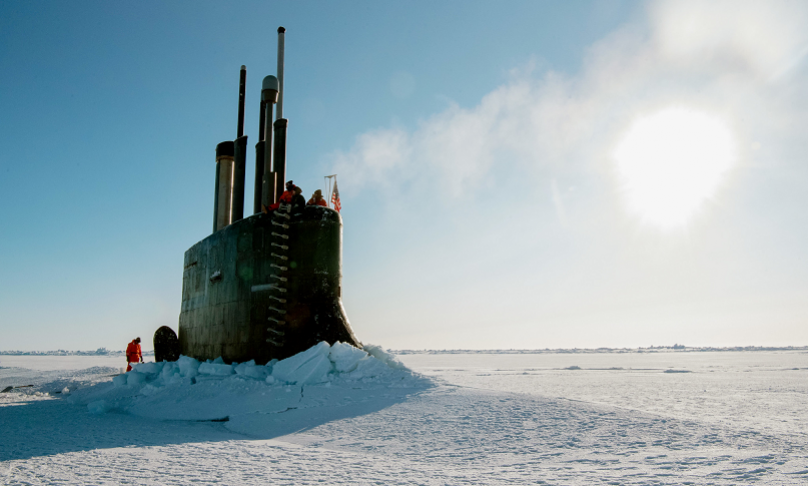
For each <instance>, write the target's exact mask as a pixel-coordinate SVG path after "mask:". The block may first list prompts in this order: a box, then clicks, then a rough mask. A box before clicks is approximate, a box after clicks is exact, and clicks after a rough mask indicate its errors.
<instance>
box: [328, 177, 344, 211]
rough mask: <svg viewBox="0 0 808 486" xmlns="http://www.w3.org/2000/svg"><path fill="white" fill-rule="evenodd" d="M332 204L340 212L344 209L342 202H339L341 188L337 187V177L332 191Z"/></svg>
mask: <svg viewBox="0 0 808 486" xmlns="http://www.w3.org/2000/svg"><path fill="white" fill-rule="evenodd" d="M331 204H332V205H333V206H334V209H336V210H337V212H339V210H340V209H342V204H341V203H340V202H339V189H337V178H336V177H335V178H334V189H333V191H332V192H331Z"/></svg>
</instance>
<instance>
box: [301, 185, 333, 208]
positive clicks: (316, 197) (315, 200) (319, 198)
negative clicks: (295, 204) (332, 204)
mask: <svg viewBox="0 0 808 486" xmlns="http://www.w3.org/2000/svg"><path fill="white" fill-rule="evenodd" d="M306 204H307V205H309V206H323V207H327V206H328V204H326V202H325V199H323V191H321V190H320V189H317V190H316V191H314V194H312V195H311V199H309V202H308V203H306Z"/></svg>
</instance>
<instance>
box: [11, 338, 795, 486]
mask: <svg viewBox="0 0 808 486" xmlns="http://www.w3.org/2000/svg"><path fill="white" fill-rule="evenodd" d="M369 351H371V353H372V352H373V350H372V349H370V350H369ZM379 356H381V359H379V358H374V359H375V360H376V362H378V364H377V363H376V362H373V361H372V360H370V359H369V358H370V356H369V355H368V354H367V353H365V352H363V351H360V350H355V349H348V348H343V347H342V346H331V347H326V346H323V345H318V346H316V347H315V348H313V349H310V350H308V351H306V352H305V354H304V353H301V355H297V356H295V357H292V358H290V360H291V361H289V362H286V363H284V361H287V360H284V361H281V362H276V363H271V364H270V365H269V366H265V367H261V366H255V365H254V363H241V364H238V365H224V363H221V362H219V363H217V362H210V363H198V362H196V363H195V362H194V361H193V360H184V361H183V364H182V366H183V367H184V368H183V369H184V371H183V370H181V369H180V367H181V364H180V363H177V366H176V369H174V367H171V366H166V365H163V366H162V367H160V365H152V364H149V365H148V366H143V367H142V368H140V367H139V369H138V371H137V373H140V374H142V375H143V376H142V377H137V378H133V383H132V384H131V385H130V384H129V383H128V381H129V377H126V383H119V384H118V385H115V384H114V383H113V382H112V381H110V380H111V379H110V377H109V375H108V374H107V375H106V376H105V377H102V376H103V373H105V371H104V369H103V368H98V369H96V370H95V371H94V372H91V373H88V372H87V371H88V370H85V371H83V372H63V373H65V375H66V376H70V378H65V377H62V378H58V379H55V377H54V376H52V375H48V376H45V377H43V378H42V379H41V381H40V382H39V383H40V384H39V385H37V386H35V387H34V388H33V389H21V390H20V391H15V392H14V393H9V394H2V395H0V422H2V424H3V427H2V435H0V483H2V482H4V483H5V484H15V485H16V484H199V483H203V484H284V485H285V484H289V485H293V484H294V485H297V484H303V485H307V484H393V485H398V484H402V485H403V484H425V485H444V484H558V485H568V484H572V485H591V484H620V485H647V484H653V485H681V484H696V485H731V484H773V485H804V484H808V452H807V451H808V434H806V433H805V430H806V427H805V426H804V424H805V422H806V416H805V415H804V414H802V415H800V416H794V415H793V411H794V410H805V409H806V408H805V407H806V405H808V400H806V397H808V393H806V391H808V382H806V380H805V376H806V375H805V373H806V372H808V367H806V366H805V365H806V363H808V355H805V354H783V355H776V354H766V355H764V354H757V353H738V354H737V355H734V356H729V355H726V356H721V357H717V358H711V357H705V356H703V355H681V356H677V357H675V359H676V360H678V361H676V362H670V363H668V362H664V363H662V362H660V361H659V360H661V359H674V358H670V357H650V356H615V355H612V356H603V357H591V358H582V357H580V356H572V357H567V356H542V357H538V358H531V357H526V358H524V357H519V358H515V357H513V356H451V357H445V358H444V357H439V358H435V357H424V356H421V357H419V356H417V355H409V356H405V357H403V360H404V362H405V363H406V364H407V365H408V366H410V367H411V368H412V369H414V370H417V371H418V372H420V373H426V374H428V375H430V376H431V377H432V378H431V380H426V379H424V378H422V377H420V376H419V375H417V374H415V373H412V372H410V371H408V370H406V369H405V368H403V367H402V365H401V363H398V362H397V361H388V363H390V364H388V365H386V366H385V365H384V362H385V360H389V359H390V358H391V357H389V355H384V354H380V355H379ZM293 358H294V359H293ZM586 359H590V360H591V361H586ZM362 360H367V361H369V362H370V363H374V364H372V365H369V364H366V365H361V366H362V367H360V365H359V363H360V362H361V361H362ZM537 360H538V361H537ZM542 360H546V361H542ZM722 360H723V361H722ZM326 362H327V363H328V365H329V366H328V367H326V366H325V364H326ZM281 363H284V364H283V365H281ZM204 365H210V366H204ZM279 365H280V366H279ZM354 365H356V366H354ZM364 367H370V368H364ZM326 368H328V370H327V371H326ZM371 368H373V369H377V370H382V372H381V373H380V374H377V373H375V372H374V373H368V372H367V370H368V369H371ZM228 369H229V371H228ZM667 369H677V370H687V371H690V372H689V373H666V372H665V371H666V370H667ZM167 370H168V371H167ZM6 372H9V373H17V374H24V375H25V376H27V377H28V378H26V379H30V377H33V376H34V375H32V374H30V373H29V372H28V371H25V370H19V369H16V371H15V370H11V371H9V370H5V369H0V385H5V384H12V383H11V382H10V381H8V379H10V378H9V375H4V373H6ZM26 373H28V374H26ZM43 373H44V372H43ZM194 373H195V374H194ZM94 374H95V375H96V377H93V376H94ZM130 375H131V373H130ZM191 375H192V376H191ZM270 378H271V380H270ZM72 379H75V380H76V381H73V382H71V381H70V380H72ZM99 381H100V384H97V385H94V386H91V385H93V383H98V382H99ZM118 381H119V382H121V381H122V380H121V379H118ZM192 381H193V383H192ZM268 381H269V382H268ZM65 384H67V385H65ZM764 384H765V386H764ZM64 386H67V387H68V388H69V394H68V395H67V396H65V395H64V394H59V395H56V396H57V397H65V398H67V399H66V400H59V399H54V398H52V397H49V396H46V395H43V394H42V393H43V392H45V391H48V390H58V389H59V387H62V388H63V387H64ZM148 387H151V388H148ZM144 390H146V391H145V392H144ZM36 393H40V395H36ZM98 400H105V403H106V405H107V406H106V407H103V408H102V410H100V411H99V412H97V413H93V412H91V411H90V410H89V409H88V406H87V405H89V404H91V403H93V402H96V401H98ZM69 402H72V403H74V404H75V405H69ZM736 403H747V404H749V405H748V406H749V407H751V408H752V409H754V410H756V411H757V413H756V414H754V413H752V411H751V410H750V411H748V412H744V413H742V414H740V415H738V412H739V410H740V411H743V410H746V409H739V408H738V407H737V406H736V405H735V404H736ZM710 411H711V412H710ZM122 412H125V413H122ZM708 412H709V413H708ZM183 414H184V415H183ZM733 414H735V415H738V416H737V417H734V418H733V419H732V420H730V421H726V420H725V419H726V418H727V417H728V415H733ZM183 416H184V418H181V417H183ZM192 417H193V418H192ZM722 417H723V418H722ZM778 417H779V418H778ZM225 419H226V420H227V421H222V422H220V421H213V420H225ZM719 419H720V420H719ZM786 419H788V420H789V422H788V424H789V427H788V430H786V428H785V427H775V426H773V425H772V424H773V423H774V422H775V421H776V420H786Z"/></svg>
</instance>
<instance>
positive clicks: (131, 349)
mask: <svg viewBox="0 0 808 486" xmlns="http://www.w3.org/2000/svg"><path fill="white" fill-rule="evenodd" d="M142 362H143V353H141V352H140V338H139V337H136V338H135V339H133V340H132V342H131V343H129V345H128V346H126V371H132V363H142Z"/></svg>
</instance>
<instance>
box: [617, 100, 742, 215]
mask: <svg viewBox="0 0 808 486" xmlns="http://www.w3.org/2000/svg"><path fill="white" fill-rule="evenodd" d="M614 159H615V160H616V162H617V173H618V178H619V180H620V186H621V191H622V194H623V197H624V200H625V203H626V206H627V208H628V210H629V211H630V212H631V213H633V214H635V215H636V216H638V217H639V218H640V219H641V220H642V221H643V222H645V223H648V224H651V225H654V226H656V227H659V228H661V229H673V228H676V227H682V226H684V225H685V224H686V223H687V222H688V221H689V220H690V219H691V217H692V216H693V215H694V214H696V213H697V212H698V210H699V209H700V208H701V207H702V205H703V204H704V203H705V202H706V201H707V200H709V199H710V198H712V197H713V196H714V195H715V192H716V190H717V189H718V187H719V185H720V183H721V181H722V179H723V178H724V176H725V175H726V173H727V171H728V170H729V169H730V168H731V167H732V165H733V164H734V161H735V150H734V141H733V137H732V134H731V132H730V130H729V128H728V127H727V126H726V124H725V123H723V122H722V121H721V120H720V119H718V118H715V117H712V116H710V115H708V114H706V113H704V112H700V111H695V110H690V109H687V108H668V109H665V110H662V111H659V112H657V113H655V114H653V115H650V116H646V117H643V118H640V119H638V120H636V121H635V122H634V123H633V124H632V125H631V127H630V128H629V129H628V131H627V132H626V133H625V135H624V136H623V138H622V140H621V141H620V143H619V144H618V145H617V148H616V149H615V152H614Z"/></svg>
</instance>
